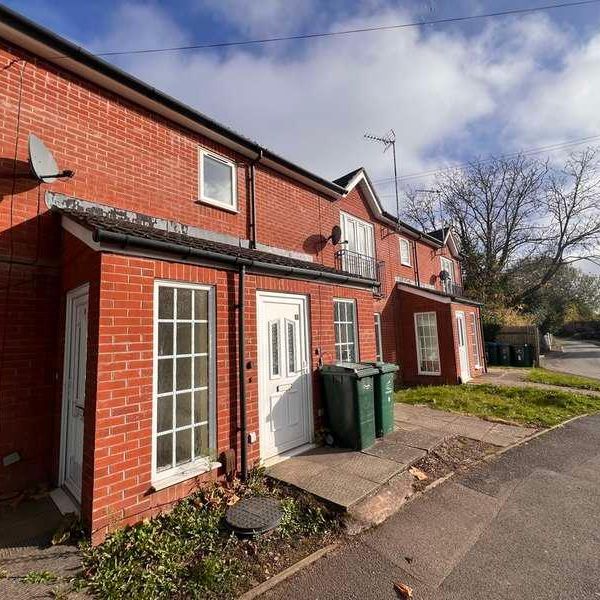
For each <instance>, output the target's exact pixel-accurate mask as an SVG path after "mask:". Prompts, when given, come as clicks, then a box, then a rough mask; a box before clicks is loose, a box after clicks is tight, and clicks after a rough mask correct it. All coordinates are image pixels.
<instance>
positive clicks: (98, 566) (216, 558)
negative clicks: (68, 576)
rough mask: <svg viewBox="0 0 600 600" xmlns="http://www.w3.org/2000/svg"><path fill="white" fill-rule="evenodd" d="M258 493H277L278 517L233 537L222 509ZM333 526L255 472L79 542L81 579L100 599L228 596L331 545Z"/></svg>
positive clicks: (311, 504)
mask: <svg viewBox="0 0 600 600" xmlns="http://www.w3.org/2000/svg"><path fill="white" fill-rule="evenodd" d="M256 494H261V495H268V496H272V497H276V498H279V499H280V501H281V506H282V509H283V519H282V521H281V524H280V526H279V527H278V528H277V529H276V530H275V531H273V532H272V533H270V534H268V535H264V536H261V537H256V538H249V539H239V538H237V537H236V536H235V535H233V534H232V533H231V532H229V531H228V530H227V529H226V528H225V527H224V526H223V517H224V514H225V511H226V510H227V508H228V506H229V505H230V504H232V503H234V502H235V501H236V500H237V499H239V498H243V497H245V496H249V495H256ZM338 527H339V521H338V518H337V516H336V515H335V514H331V513H329V512H328V510H327V509H326V508H325V507H324V506H323V505H320V504H318V503H316V502H315V501H314V500H312V499H311V498H310V497H308V496H306V495H302V494H300V493H296V492H292V491H291V490H288V489H287V488H284V487H282V486H279V485H276V484H274V483H270V482H269V481H268V480H267V479H266V478H265V477H264V476H263V475H262V474H261V473H259V472H256V473H253V474H252V476H251V478H250V479H249V481H248V482H247V483H246V484H241V483H239V482H235V483H233V484H231V485H229V486H222V485H213V486H210V487H208V488H205V489H202V490H199V491H198V492H196V493H195V494H193V495H192V496H190V497H188V498H186V499H185V500H182V501H181V502H179V503H178V504H177V505H176V506H175V507H174V508H173V510H172V511H171V512H170V513H167V514H165V515H161V516H159V517H156V518H154V519H149V520H146V521H145V522H143V523H140V524H138V525H135V526H133V527H126V528H123V529H120V530H118V531H116V532H115V533H113V534H112V535H111V536H109V537H108V538H107V539H106V541H105V542H104V543H103V544H101V545H99V546H97V547H95V548H91V547H89V546H87V547H84V549H83V564H84V573H85V579H86V582H87V586H88V588H89V589H90V591H92V592H93V593H94V594H95V595H96V596H97V597H100V598H106V599H122V598H156V599H159V598H175V599H178V598H233V597H236V596H237V595H239V594H240V593H242V592H244V591H246V590H247V589H249V588H251V587H253V586H254V585H257V584H258V583H260V582H261V581H263V580H265V579H267V578H268V577H271V576H272V575H274V574H276V573H278V572H279V571H281V570H283V569H285V568H287V567H288V566H290V564H293V563H294V562H296V561H297V560H299V559H301V558H303V557H304V556H306V555H307V554H310V553H311V552H312V551H314V550H316V549H317V548H319V547H321V546H322V545H324V544H327V543H329V541H331V540H333V539H334V538H335V536H336V534H337V530H338Z"/></svg>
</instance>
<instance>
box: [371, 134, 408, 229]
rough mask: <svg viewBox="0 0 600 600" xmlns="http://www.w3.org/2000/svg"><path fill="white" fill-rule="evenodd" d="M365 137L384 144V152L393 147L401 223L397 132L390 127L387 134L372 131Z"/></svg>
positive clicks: (397, 208) (397, 205) (397, 216)
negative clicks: (377, 133) (375, 133)
mask: <svg viewBox="0 0 600 600" xmlns="http://www.w3.org/2000/svg"><path fill="white" fill-rule="evenodd" d="M364 138H365V139H367V140H371V141H372V142H379V143H380V144H383V152H384V153H385V152H387V151H388V150H389V149H390V148H391V149H392V155H393V157H394V191H395V194H396V219H397V221H398V223H400V197H399V195H398V167H397V164H396V132H395V131H394V130H393V129H390V130H389V131H388V132H387V133H386V134H385V135H373V134H371V133H365V135H364Z"/></svg>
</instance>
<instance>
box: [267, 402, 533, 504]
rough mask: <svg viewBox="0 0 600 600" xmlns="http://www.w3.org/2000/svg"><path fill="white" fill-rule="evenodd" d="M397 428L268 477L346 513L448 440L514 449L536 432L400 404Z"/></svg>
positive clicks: (287, 464) (276, 468)
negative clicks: (363, 445)
mask: <svg viewBox="0 0 600 600" xmlns="http://www.w3.org/2000/svg"><path fill="white" fill-rule="evenodd" d="M394 410H395V412H394V417H395V427H396V430H395V431H394V432H393V433H392V434H390V435H388V436H386V437H385V439H381V440H377V441H376V442H375V444H374V445H373V446H372V447H371V448H368V449H366V450H363V451H362V452H354V451H351V450H345V449H341V448H329V447H321V448H315V449H313V450H309V451H308V452H304V453H303V454H300V455H298V456H294V457H292V458H289V459H287V460H284V461H281V462H278V463H276V464H274V465H272V466H270V467H269V468H268V469H267V474H268V475H270V476H271V477H274V478H275V479H279V480H280V481H283V482H285V483H289V484H290V485H293V486H295V487H297V488H300V489H303V490H305V491H307V492H309V493H311V494H314V495H315V496H317V497H319V498H322V499H323V500H327V501H328V502H331V503H332V504H335V505H337V506H339V507H341V508H343V509H349V508H350V507H352V506H355V505H356V504H357V503H358V502H360V501H361V500H363V499H364V498H366V497H367V496H370V495H371V494H373V493H374V492H376V491H377V490H379V489H380V488H381V487H382V486H383V485H384V484H386V483H387V482H388V481H389V480H390V479H392V478H393V477H396V476H397V475H399V474H400V473H402V472H404V471H406V470H407V469H408V468H409V467H410V466H411V465H412V464H414V463H415V462H417V461H418V460H419V459H421V458H422V457H423V456H425V454H426V453H427V452H429V451H430V450H432V449H433V448H435V447H436V446H437V445H438V444H440V443H441V442H443V441H444V440H445V439H447V438H448V437H452V436H464V437H468V438H472V439H475V440H479V441H483V442H487V443H489V444H495V445H496V446H503V447H504V446H510V445H512V444H514V443H515V442H518V441H520V440H522V439H524V438H526V437H529V436H530V435H532V434H533V433H535V431H536V430H535V429H531V428H527V427H516V426H513V425H504V424H500V423H492V422H490V421H484V420H482V419H478V418H476V417H469V416H463V415H459V414H456V413H450V412H445V411H441V410H434V409H431V408H428V407H426V406H410V405H407V404H396V405H395V407H394Z"/></svg>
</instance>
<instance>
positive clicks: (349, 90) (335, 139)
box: [94, 0, 600, 201]
mask: <svg viewBox="0 0 600 600" xmlns="http://www.w3.org/2000/svg"><path fill="white" fill-rule="evenodd" d="M304 2H306V6H307V7H308V8H306V10H307V11H311V10H314V6H313V2H314V0H300V1H299V2H295V3H294V6H295V7H296V8H295V9H294V10H293V11H290V16H289V19H290V20H289V21H288V15H287V13H282V12H281V6H282V3H281V2H270V1H269V2H264V3H263V2H251V3H244V6H246V9H245V10H244V11H242V10H240V11H239V13H235V12H234V13H233V14H232V13H231V12H228V10H229V11H231V10H233V9H234V8H235V6H238V3H237V2H233V0H226V1H225V2H224V3H222V5H223V7H224V8H222V9H219V10H220V11H222V12H221V13H219V14H221V15H222V16H223V15H228V18H229V20H230V21H232V20H233V21H235V23H236V26H237V27H240V28H242V29H244V28H245V31H246V32H247V33H255V32H258V31H259V29H260V30H261V31H262V32H263V33H265V32H267V31H266V30H264V28H263V25H264V23H265V22H268V21H269V20H271V25H272V23H274V22H277V28H275V29H277V30H278V31H281V30H282V27H283V28H285V27H288V28H290V27H292V25H293V24H296V25H297V24H298V23H301V22H302V19H303V18H305V17H303V13H302V12H300V13H299V12H298V11H299V10H300V11H302V10H304V9H298V8H297V5H302V4H303V3H304ZM285 6H286V7H287V6H288V3H287V2H286V3H285ZM366 6H367V8H366V9H365V11H368V12H365V13H364V14H356V15H355V16H354V18H351V19H346V20H344V21H343V22H337V23H329V24H328V26H329V27H330V29H331V30H339V29H352V28H354V27H365V26H370V25H380V24H382V23H399V22H406V21H408V20H410V19H411V17H410V15H408V14H406V13H402V12H400V11H394V10H390V9H386V8H382V7H381V5H380V2H378V1H373V2H369V3H368V4H367V5H366ZM228 7H229V8H228ZM232 7H233V8H232ZM306 14H309V12H307V13H306ZM223 18H225V17H223ZM286 23H287V24H286ZM311 29H312V28H311ZM294 30H296V29H294ZM132 31H135V32H136V35H135V36H131V32H132ZM268 31H269V32H270V31H273V28H272V27H269V29H268ZM132 37H135V45H136V46H137V47H140V46H144V45H146V46H156V45H165V44H166V45H169V44H171V43H173V42H175V43H176V44H180V43H189V42H191V41H192V39H193V38H192V37H190V35H188V34H187V33H185V32H183V31H182V30H181V29H180V28H179V27H178V26H177V25H176V24H175V23H174V21H173V20H172V19H170V17H169V15H168V14H167V13H165V12H164V11H162V10H161V9H159V8H158V7H157V6H156V5H150V6H149V5H143V6H141V5H136V4H127V5H125V6H123V7H122V8H121V9H120V10H118V11H117V12H116V13H115V16H114V24H113V27H112V30H111V32H110V33H109V35H107V36H104V37H103V39H102V40H95V42H94V47H95V48H99V47H103V48H113V47H123V46H127V45H130V44H132V43H133V42H131V39H132ZM255 50H256V49H254V51H252V52H249V51H248V50H247V49H244V48H240V49H231V50H227V51H226V52H224V53H214V52H209V51H204V52H203V51H200V52H194V53H176V54H159V55H136V56H129V57H126V58H124V59H121V61H120V64H121V65H122V66H124V67H125V68H126V69H128V70H130V71H132V72H133V73H135V74H136V75H137V76H139V77H141V78H142V79H145V80H147V81H149V82H150V83H152V84H153V85H156V86H157V87H159V88H160V89H163V90H165V91H167V92H168V93H170V94H171V95H174V96H176V97H178V98H180V99H182V100H183V101H185V102H187V103H189V104H191V105H193V106H194V107H196V108H198V109H199V110H201V111H202V112H204V113H206V114H208V115H209V116H211V117H213V118H215V119H217V120H219V121H222V122H224V123H226V124H228V125H230V126H232V127H233V128H234V129H236V130H238V131H240V132H241V133H243V134H245V135H247V136H249V137H252V138H255V139H257V140H258V141H260V142H261V143H263V144H264V145H266V146H268V147H270V148H272V149H273V150H274V151H276V152H279V153H281V154H283V155H284V156H286V157H287V158H289V159H291V160H293V161H296V162H298V163H299V164H302V165H304V166H306V167H308V168H310V169H311V170H313V171H315V172H317V173H319V174H321V175H324V176H326V177H331V178H334V177H337V176H339V175H341V174H342V173H344V172H346V171H349V170H350V169H353V168H355V167H356V166H358V165H364V166H366V167H367V168H368V169H369V170H370V172H371V174H372V176H373V178H374V179H379V178H384V177H388V176H389V175H390V171H391V164H390V160H389V156H388V155H382V153H381V148H379V147H377V146H376V145H374V144H370V143H369V142H367V141H365V140H364V139H363V137H362V136H363V134H364V133H365V132H366V131H370V132H374V133H384V132H385V131H387V130H388V129H390V128H394V129H395V131H396V134H397V139H398V144H397V146H398V155H399V164H400V169H401V173H402V172H403V173H410V172H414V171H419V170H423V169H429V168H431V167H432V166H433V167H435V166H437V165H438V164H439V162H438V161H439V159H440V158H444V155H443V154H441V155H440V153H439V152H438V149H439V148H443V149H447V147H448V142H449V141H451V142H452V143H454V144H455V148H456V146H457V145H460V146H461V149H462V154H463V156H464V155H465V154H466V155H467V156H470V155H472V153H469V151H468V146H469V144H471V143H473V139H472V138H471V137H470V136H472V135H473V133H474V132H475V133H477V131H478V127H479V126H480V125H481V124H482V123H488V124H490V123H491V124H493V125H494V126H495V127H497V128H498V130H499V131H501V132H502V139H503V140H504V142H505V143H506V150H514V144H521V143H523V144H528V145H540V143H542V144H543V143H545V141H544V140H545V139H547V138H548V137H549V136H550V132H554V133H552V135H556V136H564V135H565V134H566V133H569V135H571V137H573V136H577V135H579V134H580V133H581V132H582V131H585V132H589V131H591V129H593V128H595V129H596V131H598V133H600V112H598V110H597V102H596V103H594V102H592V98H593V97H594V98H596V99H597V98H599V97H600V68H598V67H599V66H600V64H599V62H598V60H599V55H600V36H599V37H598V38H597V39H596V40H592V41H591V42H590V43H589V44H583V45H581V46H580V47H578V48H576V49H573V46H572V40H571V38H570V36H569V35H568V34H567V33H565V32H563V31H562V30H560V29H559V28H558V27H557V26H556V25H554V24H552V22H551V21H549V20H548V19H547V18H545V17H540V16H535V17H534V16H531V17H528V18H524V19H507V20H502V21H501V22H500V20H499V21H498V22H494V21H490V22H488V23H487V24H485V25H482V31H481V33H480V34H479V35H476V36H470V37H466V36H464V35H463V34H462V33H461V30H460V29H455V28H448V29H446V30H444V32H443V33H439V32H432V31H431V30H426V31H425V30H420V29H404V30H402V31H388V32H379V33H365V34H362V35H354V36H346V37H336V38H327V39H320V40H312V41H310V42H301V43H298V44H297V45H294V46H290V45H287V44H284V45H267V46H264V47H263V48H262V49H261V52H256V51H255ZM557 56H566V58H565V60H564V63H563V65H562V67H561V68H560V69H559V70H556V67H554V69H553V67H552V63H553V62H554V61H556V57H557ZM592 69H594V70H593V71H592ZM557 92H558V93H557ZM496 121H497V122H496ZM584 135H585V133H584ZM511 145H512V147H511ZM455 148H454V149H455ZM465 148H466V150H465ZM434 156H435V157H436V159H435V161H436V162H435V163H434V162H432V161H433V160H434V158H433V157H434ZM455 156H456V154H455ZM448 158H452V157H448ZM387 193H389V190H384V194H386V195H387ZM389 200H390V201H391V198H390V199H389Z"/></svg>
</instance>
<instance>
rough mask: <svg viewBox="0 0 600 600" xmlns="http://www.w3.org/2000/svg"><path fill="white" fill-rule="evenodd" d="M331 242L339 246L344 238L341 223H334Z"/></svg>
mask: <svg viewBox="0 0 600 600" xmlns="http://www.w3.org/2000/svg"><path fill="white" fill-rule="evenodd" d="M330 239H331V243H332V244H333V245H334V246H337V245H338V244H339V243H340V240H341V239H342V228H341V227H340V226H339V225H334V226H333V227H332V229H331V236H330Z"/></svg>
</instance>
